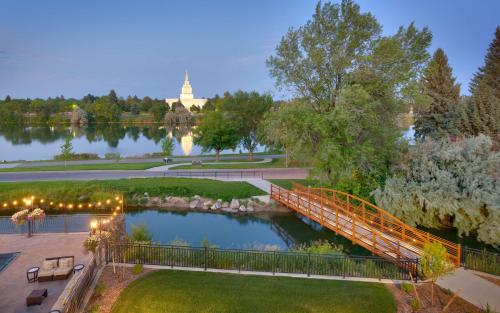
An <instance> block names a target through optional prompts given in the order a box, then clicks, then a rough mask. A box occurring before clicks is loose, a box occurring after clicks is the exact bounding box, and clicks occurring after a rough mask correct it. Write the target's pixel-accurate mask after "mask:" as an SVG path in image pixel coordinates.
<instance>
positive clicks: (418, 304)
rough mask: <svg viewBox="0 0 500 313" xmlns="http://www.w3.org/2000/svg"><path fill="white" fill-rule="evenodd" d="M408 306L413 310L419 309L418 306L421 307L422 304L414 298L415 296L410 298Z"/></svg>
mask: <svg viewBox="0 0 500 313" xmlns="http://www.w3.org/2000/svg"><path fill="white" fill-rule="evenodd" d="M410 306H411V308H412V309H413V310H415V311H416V310H419V309H420V308H422V304H420V302H418V300H417V299H415V298H413V299H411V301H410Z"/></svg>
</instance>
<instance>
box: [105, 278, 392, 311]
mask: <svg viewBox="0 0 500 313" xmlns="http://www.w3.org/2000/svg"><path fill="white" fill-rule="evenodd" d="M395 311H396V309H395V303H394V299H393V298H392V295H391V294H390V292H389V291H388V290H387V289H386V288H385V286H384V285H382V284H376V283H358V282H348V281H327V280H312V279H299V278H289V277H262V276H244V275H234V274H219V273H204V272H185V271H170V270H167V271H158V272H153V273H150V274H147V275H146V276H144V277H142V278H140V279H138V280H136V281H134V282H133V283H132V284H130V285H129V286H128V287H127V288H126V289H125V290H124V291H123V293H122V294H121V295H120V297H119V299H118V301H117V302H116V303H115V305H114V307H113V310H112V312H113V313H122V312H136V313H146V312H147V313H155V312H218V313H223V312H231V313H238V312H241V313H243V312H248V313H255V312H259V313H265V312H287V313H293V312H341V313H354V312H360V313H361V312H363V313H364V312H377V313H384V312H395Z"/></svg>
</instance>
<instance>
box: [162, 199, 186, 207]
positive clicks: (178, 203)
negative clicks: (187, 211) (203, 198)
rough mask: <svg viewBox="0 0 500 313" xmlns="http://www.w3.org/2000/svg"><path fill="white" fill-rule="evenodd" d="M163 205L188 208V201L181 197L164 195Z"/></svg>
mask: <svg viewBox="0 0 500 313" xmlns="http://www.w3.org/2000/svg"><path fill="white" fill-rule="evenodd" d="M165 202H166V203H165V206H167V207H173V208H189V202H188V201H187V200H186V199H184V198H181V197H165Z"/></svg>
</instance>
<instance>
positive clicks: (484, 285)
mask: <svg viewBox="0 0 500 313" xmlns="http://www.w3.org/2000/svg"><path fill="white" fill-rule="evenodd" d="M437 284H438V285H439V286H440V287H441V288H446V289H449V290H451V291H453V292H455V291H457V290H458V289H461V290H462V291H461V292H460V294H459V295H458V296H459V297H461V298H462V299H465V300H467V301H469V302H470V303H472V304H474V305H475V306H477V307H478V308H481V309H484V308H486V304H489V306H490V308H491V309H492V310H493V312H500V286H498V285H496V284H494V283H492V282H489V281H487V280H486V279H483V278H481V277H479V276H477V275H475V274H474V271H472V270H465V269H464V268H463V267H461V268H459V269H457V270H456V271H455V273H454V274H453V275H451V276H447V277H445V278H442V279H439V280H438V281H437Z"/></svg>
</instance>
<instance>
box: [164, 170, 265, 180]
mask: <svg viewBox="0 0 500 313" xmlns="http://www.w3.org/2000/svg"><path fill="white" fill-rule="evenodd" d="M163 177H219V178H261V179H264V172H263V171H231V170H219V171H177V170H168V171H165V172H163Z"/></svg>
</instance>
